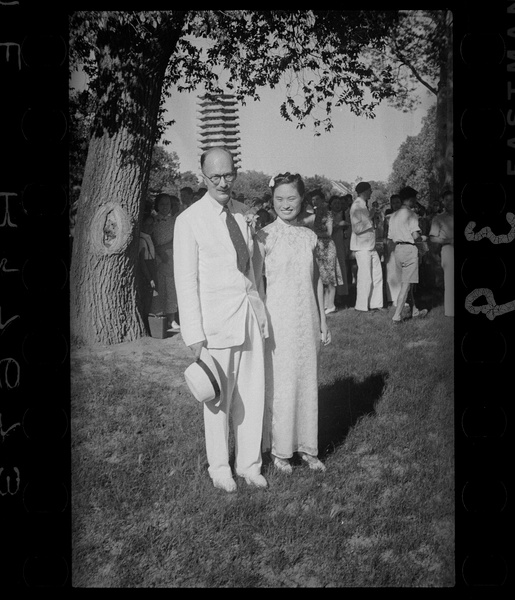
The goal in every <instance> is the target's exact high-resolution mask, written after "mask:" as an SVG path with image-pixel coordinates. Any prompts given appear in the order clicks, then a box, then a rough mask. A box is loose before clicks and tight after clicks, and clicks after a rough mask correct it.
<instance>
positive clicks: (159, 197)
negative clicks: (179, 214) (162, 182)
mask: <svg viewBox="0 0 515 600" xmlns="http://www.w3.org/2000/svg"><path fill="white" fill-rule="evenodd" d="M163 198H169V199H170V208H171V206H172V197H171V196H170V194H164V193H162V194H158V195H157V196H156V197H155V198H154V210H157V207H158V204H159V202H160V201H161V200H162V199H163Z"/></svg>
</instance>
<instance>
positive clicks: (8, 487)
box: [0, 467, 20, 496]
mask: <svg viewBox="0 0 515 600" xmlns="http://www.w3.org/2000/svg"><path fill="white" fill-rule="evenodd" d="M13 470H14V472H15V474H16V491H14V492H13V491H11V477H10V476H9V475H6V477H5V480H6V491H5V492H3V491H2V487H3V486H2V485H0V496H7V494H10V495H11V496H14V494H17V493H18V491H19V489H20V470H19V469H18V468H17V467H13ZM3 471H4V468H3V467H0V477H1V476H2V473H3Z"/></svg>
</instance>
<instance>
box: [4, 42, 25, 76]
mask: <svg viewBox="0 0 515 600" xmlns="http://www.w3.org/2000/svg"><path fill="white" fill-rule="evenodd" d="M0 46H5V59H6V61H7V62H9V52H10V49H11V46H13V47H14V48H16V50H17V51H18V70H21V50H20V44H17V43H16V42H0Z"/></svg>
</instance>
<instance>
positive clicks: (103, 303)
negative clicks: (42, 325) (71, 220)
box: [70, 130, 145, 345]
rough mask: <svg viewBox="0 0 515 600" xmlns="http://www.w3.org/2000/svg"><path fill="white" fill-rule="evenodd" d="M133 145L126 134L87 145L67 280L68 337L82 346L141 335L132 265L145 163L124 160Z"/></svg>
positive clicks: (114, 341)
mask: <svg viewBox="0 0 515 600" xmlns="http://www.w3.org/2000/svg"><path fill="white" fill-rule="evenodd" d="M133 144H134V139H133V135H132V134H130V133H129V132H128V131H127V130H123V131H120V132H118V133H116V134H115V135H113V136H109V135H108V134H107V133H106V134H104V135H103V136H102V137H101V138H93V139H92V140H91V142H90V146H89V152H88V159H87V161H86V168H85V172H84V177H83V182H82V188H81V195H80V198H79V203H78V211H77V224H76V227H75V238H74V243H73V254H72V264H71V281H70V284H71V333H72V338H73V339H74V341H77V342H80V343H82V344H91V343H100V344H104V345H109V344H115V343H118V342H123V341H130V340H134V339H137V338H138V337H141V335H143V333H144V325H143V320H142V318H141V315H140V313H139V310H138V302H137V296H136V284H135V265H136V261H137V253H138V235H139V234H138V220H139V212H140V203H141V194H142V188H143V185H142V184H143V181H142V173H144V172H145V164H141V163H140V164H135V163H132V164H131V162H128V161H127V160H126V159H125V158H124V154H126V153H130V152H131V148H132V146H133ZM124 163H125V164H124Z"/></svg>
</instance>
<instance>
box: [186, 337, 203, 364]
mask: <svg viewBox="0 0 515 600" xmlns="http://www.w3.org/2000/svg"><path fill="white" fill-rule="evenodd" d="M205 344H206V342H205V340H204V341H202V342H197V343H196V344H191V346H188V348H189V349H190V350H191V351H192V352H193V356H194V357H195V360H198V359H199V358H200V353H201V351H202V348H203V347H204V346H205Z"/></svg>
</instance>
